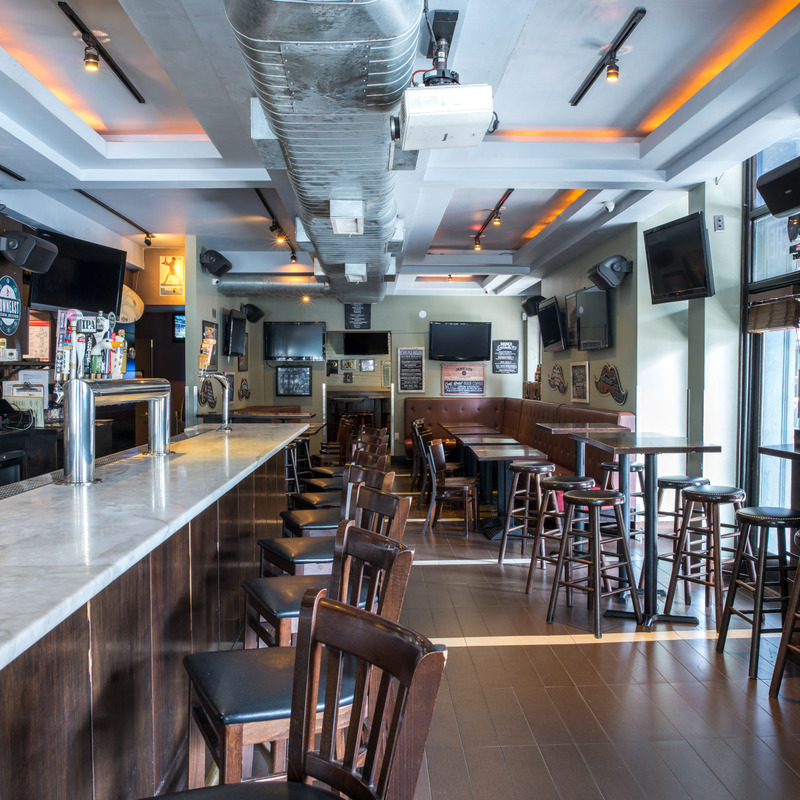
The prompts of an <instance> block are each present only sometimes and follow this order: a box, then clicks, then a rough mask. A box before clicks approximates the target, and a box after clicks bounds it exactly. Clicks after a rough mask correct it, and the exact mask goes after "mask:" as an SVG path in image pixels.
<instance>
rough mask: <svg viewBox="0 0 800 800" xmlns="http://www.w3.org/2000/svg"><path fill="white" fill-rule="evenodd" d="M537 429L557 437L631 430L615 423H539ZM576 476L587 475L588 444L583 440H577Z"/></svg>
mask: <svg viewBox="0 0 800 800" xmlns="http://www.w3.org/2000/svg"><path fill="white" fill-rule="evenodd" d="M536 427H537V428H541V430H543V431H548V432H549V433H552V434H556V435H568V434H570V433H617V432H620V431H629V430H630V428H628V427H627V426H626V425H617V424H616V423H613V422H537V423H536ZM575 474H576V475H585V474H586V442H585V441H584V440H583V439H575Z"/></svg>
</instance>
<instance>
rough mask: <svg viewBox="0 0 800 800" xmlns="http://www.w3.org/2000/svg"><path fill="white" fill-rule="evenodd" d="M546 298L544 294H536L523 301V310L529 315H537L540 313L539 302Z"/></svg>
mask: <svg viewBox="0 0 800 800" xmlns="http://www.w3.org/2000/svg"><path fill="white" fill-rule="evenodd" d="M542 300H544V295H541V294H534V295H531V296H530V297H528V298H526V299H525V300H524V302H523V303H522V310H523V311H524V312H525V313H526V314H527V315H528V316H529V317H535V316H536V315H537V314H538V313H539V303H541V302H542Z"/></svg>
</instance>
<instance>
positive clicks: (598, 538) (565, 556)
mask: <svg viewBox="0 0 800 800" xmlns="http://www.w3.org/2000/svg"><path fill="white" fill-rule="evenodd" d="M624 503H625V495H624V494H622V492H614V491H609V490H602V489H601V490H597V491H595V490H593V489H588V490H587V489H576V490H574V491H571V492H564V509H565V511H566V513H565V515H564V532H563V534H562V536H561V545H560V547H559V549H558V561H557V563H556V572H555V576H554V577H553V590H552V592H551V593H550V607H549V608H548V611H547V621H548V622H552V621H553V617H554V615H555V611H556V603H557V602H558V590H559V589H560V588H561V587H562V586H564V587H565V588H566V589H567V603H568V604H569V603H570V593H571V590H572V589H580V590H581V591H584V592H587V593H588V599H589V601H590V605H591V607H592V610H593V619H594V635H595V636H596V637H597V638H598V639H599V638H600V637H601V636H602V635H603V632H602V622H601V620H602V617H601V614H602V611H601V608H600V600H601V599H602V598H603V597H614V596H616V595H619V594H623V593H626V592H627V593H628V594H629V595H630V598H631V603H632V604H633V612H634V616H635V617H636V624H637V625H641V624H642V622H643V617H642V609H641V606H640V605H639V595H638V592H637V590H636V586H635V585H634V584H633V582H632V581H631V579H630V575H631V574H632V568H631V556H630V550H629V549H628V535H627V531H625V525H624V522H623V519H622V505H623V504H624ZM608 506H611V507H613V509H614V516H615V518H616V521H617V527H616V530H615V532H614V533H610V534H609V531H608V526H605V525H604V528H605V530H604V531H602V532H601V530H600V509H601V508H607V507H608ZM584 507H585V508H587V509H588V517H589V530H588V531H587V530H581V529H580V528H576V527H575V526H574V525H573V522H574V518H575V510H576V509H577V508H584ZM604 534H606V535H604ZM579 542H580V543H581V544H583V545H584V546H583V547H581V548H580V549H579V550H578V549H576V548H575V547H573V545H575V544H577V543H579ZM573 569H578V570H582V571H584V573H585V574H584V575H578V576H575V575H573V572H572V571H573ZM615 570H616V571H617V574H613V572H614V571H615ZM562 574H563V577H562ZM606 583H608V584H616V586H615V587H614V588H609V589H607V590H606V591H603V590H602V586H603V585H604V584H606Z"/></svg>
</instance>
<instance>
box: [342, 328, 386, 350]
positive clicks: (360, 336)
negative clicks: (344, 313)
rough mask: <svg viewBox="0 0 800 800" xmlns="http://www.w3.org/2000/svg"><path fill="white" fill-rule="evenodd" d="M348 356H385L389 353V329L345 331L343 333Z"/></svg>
mask: <svg viewBox="0 0 800 800" xmlns="http://www.w3.org/2000/svg"><path fill="white" fill-rule="evenodd" d="M343 340H344V349H343V351H342V352H343V354H344V355H346V356H385V355H388V354H389V333H388V331H345V332H344V334H343Z"/></svg>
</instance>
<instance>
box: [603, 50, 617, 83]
mask: <svg viewBox="0 0 800 800" xmlns="http://www.w3.org/2000/svg"><path fill="white" fill-rule="evenodd" d="M606 80H607V81H608V82H609V83H616V82H617V81H618V80H619V64H618V63H617V57H616V55H612V56H611V57H610V58H609V59H608V66H607V67H606Z"/></svg>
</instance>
